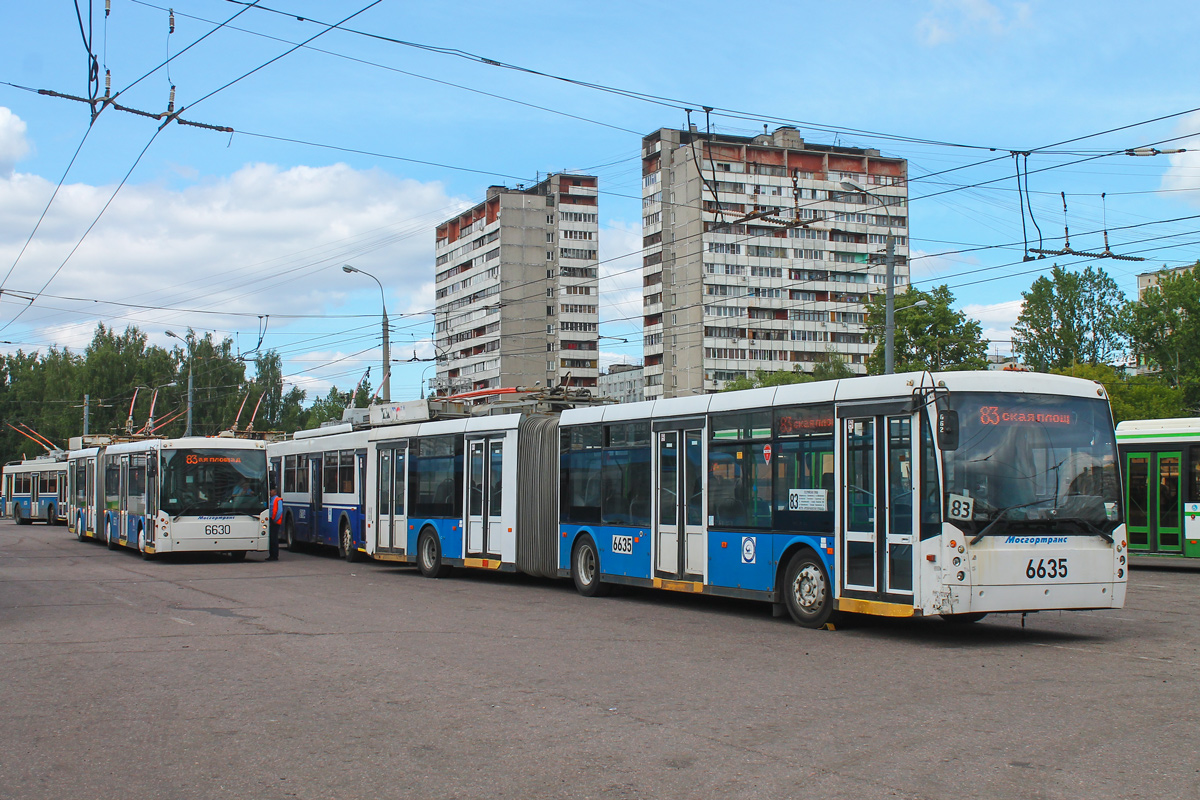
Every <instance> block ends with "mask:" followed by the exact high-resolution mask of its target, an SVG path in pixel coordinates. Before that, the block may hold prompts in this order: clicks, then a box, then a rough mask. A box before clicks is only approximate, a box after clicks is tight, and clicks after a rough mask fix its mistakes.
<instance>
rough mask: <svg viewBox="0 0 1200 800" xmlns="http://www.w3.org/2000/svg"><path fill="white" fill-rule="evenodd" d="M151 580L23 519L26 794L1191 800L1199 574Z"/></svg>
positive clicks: (8, 666)
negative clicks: (771, 602)
mask: <svg viewBox="0 0 1200 800" xmlns="http://www.w3.org/2000/svg"><path fill="white" fill-rule="evenodd" d="M255 558H256V557H255V556H253V555H252V556H251V558H250V560H247V561H245V562H241V563H237V562H233V561H229V560H226V559H223V558H220V557H204V558H182V557H180V558H173V559H163V560H158V561H144V560H142V559H141V558H140V557H139V556H138V555H137V554H136V553H134V552H132V551H129V550H122V551H110V550H108V549H106V548H105V547H104V546H103V545H101V544H96V543H91V542H77V541H75V540H74V538H73V537H71V536H70V534H69V533H68V532H67V530H66V528H61V527H47V526H44V525H32V526H16V525H14V524H12V523H11V522H8V521H4V522H0V669H2V673H0V674H2V675H3V680H2V681H0V737H3V742H4V747H3V748H2V749H0V797H3V798H14V799H15V798H130V797H137V798H204V799H205V800H213V799H214V798H291V797H298V798H338V799H339V800H345V798H360V797H361V798H391V797H396V798H521V799H524V798H535V797H563V798H667V797H688V798H790V797H804V798H856V799H859V798H885V797H886V798H892V797H898V798H1124V797H1129V798H1135V797H1136V798H1145V797H1161V798H1174V797H1180V798H1196V797H1197V796H1200V789H1198V788H1197V786H1200V569H1197V568H1196V567H1194V566H1191V567H1188V566H1179V565H1175V564H1167V565H1165V566H1150V565H1148V564H1147V565H1142V564H1138V565H1136V566H1135V568H1134V570H1133V571H1132V572H1131V575H1130V586H1129V595H1128V598H1129V600H1128V605H1127V607H1126V608H1125V609H1123V610H1120V611H1107V612H1094V613H1091V612H1089V613H1042V614H1037V615H1030V616H1029V617H1028V619H1027V620H1025V625H1024V627H1022V620H1021V618H1020V616H1017V615H1005V616H993V617H989V618H987V619H986V620H984V621H983V622H980V623H978V624H975V625H970V626H951V625H947V624H945V623H943V622H941V621H940V620H935V619H929V620H925V619H917V620H907V621H892V620H883V621H862V622H859V623H857V624H854V625H851V626H848V627H843V628H842V629H839V630H837V631H810V630H805V629H801V628H798V627H796V626H795V625H793V624H791V623H790V622H788V621H786V620H785V619H775V618H772V617H771V614H770V609H769V607H768V606H765V605H761V604H756V603H750V602H739V601H729V600H720V599H713V598H705V597H693V596H687V595H679V594H670V593H663V592H653V591H642V590H626V591H623V592H620V593H618V594H616V595H614V596H613V597H610V598H605V599H591V600H589V599H585V598H582V597H580V596H578V595H577V594H576V593H575V592H574V589H573V587H572V586H571V584H570V582H569V581H544V580H534V579H530V578H526V577H522V576H516V575H500V574H482V573H479V572H463V571H461V570H460V571H458V572H457V573H455V575H454V576H453V577H451V578H448V579H444V580H437V581H434V580H428V579H425V578H422V577H421V576H420V575H419V574H418V573H417V572H416V571H415V570H414V569H411V568H406V567H395V566H389V565H386V564H381V563H359V564H347V563H345V562H343V561H340V560H338V559H336V558H334V557H331V556H330V555H328V554H323V553H288V552H284V553H282V554H281V558H280V561H279V562H275V563H264V562H262V561H261V560H255Z"/></svg>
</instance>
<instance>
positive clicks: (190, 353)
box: [167, 331, 196, 436]
mask: <svg viewBox="0 0 1200 800" xmlns="http://www.w3.org/2000/svg"><path fill="white" fill-rule="evenodd" d="M167 336H170V337H171V338H172V339H178V340H179V341H181V342H183V343H184V344H186V345H187V346H188V399H187V430H186V431H184V433H183V435H184V436H191V435H192V398H193V395H192V365H193V364H194V363H195V361H196V351H195V349H194V348H193V347H192V340H191V339H190V338H188V339H184V338H183V337H182V336H180V335H179V334H177V333H175V332H173V331H167Z"/></svg>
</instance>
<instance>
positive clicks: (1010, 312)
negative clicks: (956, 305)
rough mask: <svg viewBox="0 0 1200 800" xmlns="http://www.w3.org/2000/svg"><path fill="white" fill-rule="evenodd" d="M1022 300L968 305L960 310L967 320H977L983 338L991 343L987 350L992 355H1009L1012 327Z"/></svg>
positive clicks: (1018, 313)
mask: <svg viewBox="0 0 1200 800" xmlns="http://www.w3.org/2000/svg"><path fill="white" fill-rule="evenodd" d="M1023 303H1024V301H1023V300H1005V301H1003V302H1000V303H986V304H980V303H970V304H968V305H965V306H963V307H962V309H960V310H961V311H962V312H963V313H964V314H966V315H967V318H968V319H973V320H977V321H978V322H979V324H980V326H981V327H982V328H983V338H985V339H987V340H988V341H990V342H992V345H991V347H989V348H988V351H989V352H992V353H997V352H998V353H1011V352H1012V338H1013V330H1012V329H1013V326H1014V325H1016V324H1017V317H1018V316H1020V314H1021V306H1022V304H1023Z"/></svg>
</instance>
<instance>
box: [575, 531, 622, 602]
mask: <svg viewBox="0 0 1200 800" xmlns="http://www.w3.org/2000/svg"><path fill="white" fill-rule="evenodd" d="M571 580H573V581H574V582H575V590H576V591H577V592H579V593H580V594H581V595H583V596H584V597H604V596H606V595H608V594H609V593H610V592H612V584H608V583H604V582H603V581H601V580H600V554H599V552H597V550H596V543H595V542H593V541H592V537H591V536H588V535H587V534H584V535H583V536H581V537H579V541H577V542H576V543H575V550H574V552H572V554H571Z"/></svg>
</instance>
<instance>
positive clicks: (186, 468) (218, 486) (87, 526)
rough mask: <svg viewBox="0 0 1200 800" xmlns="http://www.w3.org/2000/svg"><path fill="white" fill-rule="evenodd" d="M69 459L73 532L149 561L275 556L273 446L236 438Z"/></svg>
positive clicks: (108, 446)
mask: <svg viewBox="0 0 1200 800" xmlns="http://www.w3.org/2000/svg"><path fill="white" fill-rule="evenodd" d="M78 443H79V444H80V445H81V446H80V447H79V448H78V449H73V450H72V451H71V453H70V456H69V457H68V483H69V492H68V495H69V498H70V504H69V508H68V521H67V524H68V525H69V526H70V530H71V532H72V533H74V534H75V535H76V536H77V537H78V538H79V539H80V540H83V539H96V540H99V541H102V542H106V543H107V544H108V546H109V548H111V549H115V548H117V547H130V548H133V549H136V550H138V551H139V552H140V553H142V554H143V555H145V556H147V557H152V556H155V555H161V554H163V553H183V552H201V553H206V552H219V553H229V554H230V555H232V556H233V557H234V558H245V556H246V553H247V552H256V551H258V552H265V551H266V550H267V453H266V445H265V444H264V443H263V442H261V441H257V440H253V439H239V438H234V437H225V436H216V437H199V436H193V437H186V438H181V439H142V440H135V441H127V442H110V441H107V440H106V438H105V437H96V438H93V439H92V440H91V443H92V444H93V446H90V447H83V446H82V444H84V442H78Z"/></svg>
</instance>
